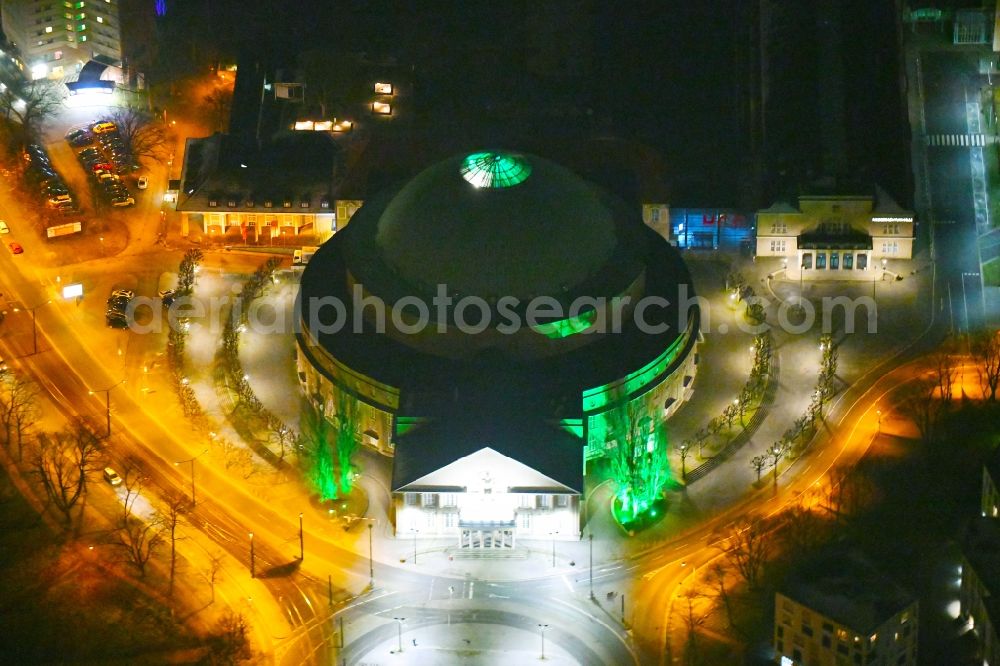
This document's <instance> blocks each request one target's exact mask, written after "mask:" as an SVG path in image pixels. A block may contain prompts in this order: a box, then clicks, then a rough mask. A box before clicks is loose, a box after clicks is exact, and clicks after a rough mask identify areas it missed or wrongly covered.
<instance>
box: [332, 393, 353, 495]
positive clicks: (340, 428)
mask: <svg viewBox="0 0 1000 666" xmlns="http://www.w3.org/2000/svg"><path fill="white" fill-rule="evenodd" d="M357 430H358V405H357V403H356V402H355V401H354V400H353V399H352V398H351V397H350V396H349V395H347V394H346V393H344V392H343V391H341V392H340V393H339V394H338V396H337V482H338V484H339V486H340V493H341V495H346V494H347V493H349V492H351V487H352V486H353V485H354V473H353V470H352V466H351V458H353V457H354V452H355V451H357V449H358V435H357Z"/></svg>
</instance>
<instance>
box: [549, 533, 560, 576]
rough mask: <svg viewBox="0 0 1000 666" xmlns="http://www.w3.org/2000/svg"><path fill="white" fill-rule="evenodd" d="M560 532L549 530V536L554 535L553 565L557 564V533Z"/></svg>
mask: <svg viewBox="0 0 1000 666" xmlns="http://www.w3.org/2000/svg"><path fill="white" fill-rule="evenodd" d="M557 534H559V530H553V531H552V532H549V536H550V537H552V566H553V567H554V566H555V565H556V535H557Z"/></svg>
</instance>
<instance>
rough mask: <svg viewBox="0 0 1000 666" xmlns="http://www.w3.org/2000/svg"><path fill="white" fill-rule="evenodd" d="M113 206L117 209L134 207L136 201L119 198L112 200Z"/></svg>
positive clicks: (130, 198)
mask: <svg viewBox="0 0 1000 666" xmlns="http://www.w3.org/2000/svg"><path fill="white" fill-rule="evenodd" d="M111 205H112V206H114V207H115V208H125V207H127V206H134V205H135V199H133V198H132V197H117V198H115V199H112V200H111Z"/></svg>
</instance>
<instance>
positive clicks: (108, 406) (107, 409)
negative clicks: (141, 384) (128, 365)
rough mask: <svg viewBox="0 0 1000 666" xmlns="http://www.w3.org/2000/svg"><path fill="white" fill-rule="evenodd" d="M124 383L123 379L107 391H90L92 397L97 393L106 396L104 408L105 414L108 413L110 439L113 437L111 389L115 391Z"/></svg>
mask: <svg viewBox="0 0 1000 666" xmlns="http://www.w3.org/2000/svg"><path fill="white" fill-rule="evenodd" d="M124 383H125V380H124V379H123V380H121V381H120V382H118V383H117V384H114V385H113V386H109V387H108V388H106V389H98V390H96V391H89V393H90V395H94V394H95V393H103V394H104V408H105V413H106V415H107V419H108V434H107V436H108V437H111V389H113V388H114V387H115V386H120V385H122V384H124Z"/></svg>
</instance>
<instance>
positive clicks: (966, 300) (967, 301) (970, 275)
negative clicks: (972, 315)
mask: <svg viewBox="0 0 1000 666" xmlns="http://www.w3.org/2000/svg"><path fill="white" fill-rule="evenodd" d="M966 276H968V277H979V273H962V305H963V307H964V308H965V332H966V333H969V331H970V330H971V327H970V325H969V300H968V298H966V295H965V278H966ZM984 314H985V310H984Z"/></svg>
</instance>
